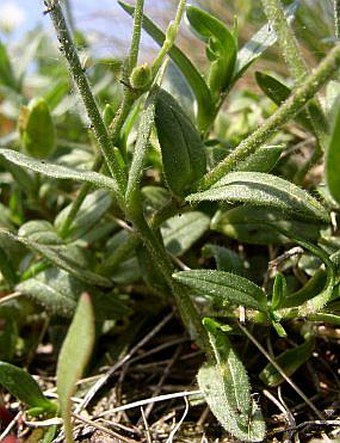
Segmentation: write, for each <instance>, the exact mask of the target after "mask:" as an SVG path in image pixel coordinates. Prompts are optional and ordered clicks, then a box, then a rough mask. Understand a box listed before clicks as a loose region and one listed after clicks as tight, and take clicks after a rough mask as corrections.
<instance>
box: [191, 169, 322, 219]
mask: <svg viewBox="0 0 340 443" xmlns="http://www.w3.org/2000/svg"><path fill="white" fill-rule="evenodd" d="M186 200H187V201H188V202H199V201H204V200H211V201H216V200H222V201H227V202H231V203H234V202H240V203H247V204H250V205H254V206H267V207H270V208H275V209H279V210H280V211H282V212H283V213H289V214H291V216H294V217H295V218H297V219H301V220H321V221H325V222H327V221H329V215H328V212H327V211H326V209H325V208H324V207H323V206H322V205H321V203H319V202H318V201H317V200H316V199H315V198H314V197H312V196H311V195H310V194H308V192H306V191H304V190H303V189H301V188H299V187H298V186H296V185H294V184H293V183H290V182H288V181H287V180H284V179H282V178H279V177H276V176H274V175H270V174H265V173H260V172H258V173H256V172H231V173H229V174H228V175H226V176H225V177H223V178H222V179H220V180H219V181H217V182H216V183H215V184H214V185H213V186H212V187H211V188H210V189H208V190H207V191H202V192H197V193H194V194H190V195H188V196H187V197H186Z"/></svg>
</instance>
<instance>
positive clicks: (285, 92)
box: [255, 72, 318, 132]
mask: <svg viewBox="0 0 340 443" xmlns="http://www.w3.org/2000/svg"><path fill="white" fill-rule="evenodd" d="M255 78H256V82H257V84H258V85H259V86H260V88H261V89H262V91H263V92H264V93H265V94H266V95H267V96H268V97H269V98H270V99H271V100H272V101H273V102H274V103H276V104H277V105H278V106H280V105H281V104H282V103H283V102H285V101H286V100H287V98H288V97H289V96H290V94H291V92H292V91H291V89H290V88H289V87H288V86H286V85H285V84H283V83H282V82H280V81H279V80H278V79H276V78H275V77H272V76H271V75H268V74H265V73H264V72H256V73H255ZM309 107H311V108H312V109H314V112H317V109H318V107H317V105H316V104H315V103H313V102H309ZM315 108H316V109H315ZM295 120H296V121H297V122H298V123H299V124H300V125H301V126H303V127H305V128H306V129H308V130H309V131H311V132H314V127H313V125H312V122H311V119H310V116H309V114H308V112H306V110H302V111H301V112H299V113H298V114H297V115H296V117H295Z"/></svg>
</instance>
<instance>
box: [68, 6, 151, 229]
mask: <svg viewBox="0 0 340 443" xmlns="http://www.w3.org/2000/svg"><path fill="white" fill-rule="evenodd" d="M143 4H144V0H139V1H138V2H137V6H136V12H135V19H134V26H133V35H132V41H131V47H130V56H129V66H128V68H127V69H128V74H127V76H128V75H129V73H130V72H131V71H132V69H133V68H134V66H135V65H136V64H137V59H138V51H139V43H140V35H141V27H142V18H143ZM67 5H68V7H70V5H69V4H68V3H67ZM134 101H135V97H134V94H132V93H131V91H130V90H129V89H128V88H125V90H124V96H123V100H122V103H121V105H120V107H119V110H118V111H117V114H116V116H115V118H114V119H113V121H112V123H111V125H110V128H111V131H110V136H111V143H112V146H115V145H116V143H117V142H118V140H119V137H120V131H121V129H122V126H123V124H124V122H125V119H126V117H127V116H128V114H129V112H130V110H131V107H132V105H133V103H134ZM102 164H103V159H102V156H101V155H98V156H96V158H95V161H94V164H93V166H92V171H99V170H100V168H101V166H102ZM90 189H91V185H89V184H87V183H85V184H84V185H83V186H82V187H81V188H80V191H79V193H78V195H77V197H76V199H75V200H74V202H73V205H72V208H71V210H70V212H69V214H68V216H67V218H66V220H65V221H64V223H63V225H62V227H61V230H60V232H59V233H60V235H61V237H67V234H68V230H69V228H70V227H71V225H72V222H73V220H74V219H75V217H76V215H77V213H78V211H79V209H80V207H81V205H82V203H83V201H84V199H85V197H86V196H87V194H88V192H89V190H90Z"/></svg>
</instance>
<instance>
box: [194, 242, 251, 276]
mask: <svg viewBox="0 0 340 443" xmlns="http://www.w3.org/2000/svg"><path fill="white" fill-rule="evenodd" d="M202 254H203V256H204V257H207V258H210V257H212V256H213V257H214V258H215V261H216V268H217V270H218V271H225V272H232V273H234V274H238V275H243V274H244V271H245V267H244V262H243V260H242V259H241V257H240V256H239V255H238V254H237V253H236V252H235V251H233V250H232V249H228V248H225V247H224V246H219V245H213V244H210V243H209V244H206V245H204V246H203V248H202Z"/></svg>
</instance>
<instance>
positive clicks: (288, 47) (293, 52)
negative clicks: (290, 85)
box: [262, 0, 328, 146]
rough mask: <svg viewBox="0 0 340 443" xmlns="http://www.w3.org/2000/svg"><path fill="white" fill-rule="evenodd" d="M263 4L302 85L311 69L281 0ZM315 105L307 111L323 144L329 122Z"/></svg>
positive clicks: (293, 71) (284, 54)
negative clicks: (313, 108) (314, 109)
mask: <svg viewBox="0 0 340 443" xmlns="http://www.w3.org/2000/svg"><path fill="white" fill-rule="evenodd" d="M262 5H263V9H264V12H265V14H266V16H267V18H268V21H269V23H270V24H271V25H272V26H273V28H274V31H275V33H276V35H277V39H278V42H279V45H280V46H281V50H282V55H283V57H284V59H285V61H286V63H287V65H288V67H289V70H290V72H291V74H292V76H293V77H294V78H295V81H296V84H297V85H301V84H302V83H303V82H304V80H305V78H306V77H307V76H308V75H309V69H308V66H307V64H306V62H305V60H304V58H303V56H302V53H301V51H300V48H299V44H298V41H297V39H296V37H295V34H294V32H293V29H292V27H291V26H290V24H289V22H288V20H287V17H286V16H285V14H284V8H283V6H282V3H281V0H262ZM314 105H316V106H317V112H313V111H312V109H309V106H307V112H308V114H309V116H310V121H311V123H312V126H313V129H314V133H315V135H316V137H317V139H318V141H319V143H320V144H321V146H322V145H323V144H324V142H325V137H326V136H327V133H328V124H327V120H326V118H325V115H324V112H323V110H322V107H321V105H320V103H318V101H317V100H316V99H315V103H314Z"/></svg>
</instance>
